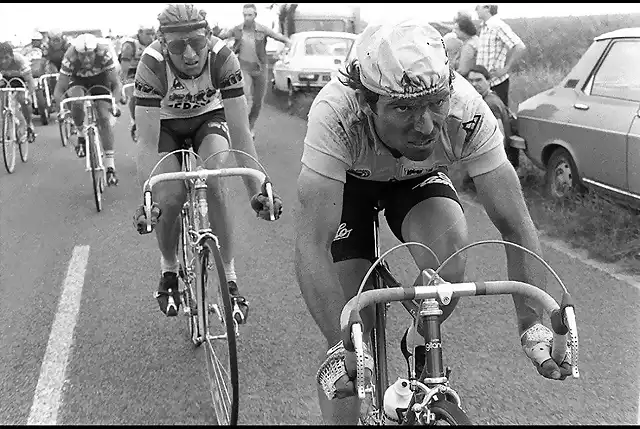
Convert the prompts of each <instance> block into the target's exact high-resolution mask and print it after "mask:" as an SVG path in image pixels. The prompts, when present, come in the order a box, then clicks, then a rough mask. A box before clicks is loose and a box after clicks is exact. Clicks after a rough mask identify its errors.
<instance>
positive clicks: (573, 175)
mask: <svg viewBox="0 0 640 429" xmlns="http://www.w3.org/2000/svg"><path fill="white" fill-rule="evenodd" d="M546 188H547V194H548V195H549V196H551V197H552V198H566V197H568V196H569V195H571V194H573V193H575V192H581V191H582V185H581V183H580V177H579V175H578V169H577V167H576V164H575V162H574V161H573V158H572V157H571V155H570V154H569V152H568V151H567V150H566V149H564V148H558V149H556V150H555V151H554V152H553V153H552V154H551V158H549V162H548V163H547V173H546Z"/></svg>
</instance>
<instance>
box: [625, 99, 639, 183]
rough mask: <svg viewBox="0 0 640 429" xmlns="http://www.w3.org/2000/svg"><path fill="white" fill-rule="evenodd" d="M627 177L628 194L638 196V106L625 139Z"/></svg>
mask: <svg viewBox="0 0 640 429" xmlns="http://www.w3.org/2000/svg"><path fill="white" fill-rule="evenodd" d="M627 159H628V161H629V162H628V165H627V176H628V177H629V192H632V193H634V194H636V195H638V196H640V105H638V110H637V111H636V116H635V118H633V123H632V124H631V129H630V130H629V136H628V139H627Z"/></svg>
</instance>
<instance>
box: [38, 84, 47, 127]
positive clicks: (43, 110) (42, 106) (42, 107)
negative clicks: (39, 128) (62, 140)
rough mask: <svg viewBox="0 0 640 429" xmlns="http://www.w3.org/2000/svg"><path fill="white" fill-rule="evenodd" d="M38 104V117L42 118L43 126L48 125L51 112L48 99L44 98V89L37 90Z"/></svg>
mask: <svg viewBox="0 0 640 429" xmlns="http://www.w3.org/2000/svg"><path fill="white" fill-rule="evenodd" d="M36 104H37V106H38V115H39V116H40V121H41V122H42V125H48V124H49V116H50V112H49V108H48V107H47V99H46V97H45V96H44V90H43V89H37V90H36Z"/></svg>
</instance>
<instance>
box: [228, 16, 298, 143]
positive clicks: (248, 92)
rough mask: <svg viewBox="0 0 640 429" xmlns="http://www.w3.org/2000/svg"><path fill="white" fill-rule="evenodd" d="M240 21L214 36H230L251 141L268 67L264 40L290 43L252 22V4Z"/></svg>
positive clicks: (267, 75)
mask: <svg viewBox="0 0 640 429" xmlns="http://www.w3.org/2000/svg"><path fill="white" fill-rule="evenodd" d="M242 14H243V16H244V22H243V23H242V24H239V25H237V26H235V27H233V28H232V29H230V30H228V31H226V32H221V33H220V35H219V36H218V37H220V38H221V39H226V38H229V37H233V39H234V44H233V52H234V53H235V54H236V55H237V56H238V60H239V61H240V68H241V70H242V76H243V80H244V93H245V96H246V97H247V104H248V105H249V108H250V109H251V110H250V111H249V127H250V129H251V137H253V138H255V131H254V126H255V124H256V121H257V120H258V115H259V114H260V109H261V108H262V101H263V100H264V96H265V94H266V92H267V82H268V78H269V66H268V59H267V37H271V38H272V39H275V40H278V41H280V42H282V43H285V44H286V45H287V46H288V45H289V44H290V41H289V38H288V37H286V36H283V35H282V34H279V33H277V32H275V31H273V30H272V29H270V28H269V27H266V26H264V25H262V24H259V23H257V22H256V16H258V10H257V8H256V5H255V4H253V3H248V4H245V5H244V6H243V8H242Z"/></svg>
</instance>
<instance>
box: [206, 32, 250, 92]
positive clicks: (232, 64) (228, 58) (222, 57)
mask: <svg viewBox="0 0 640 429" xmlns="http://www.w3.org/2000/svg"><path fill="white" fill-rule="evenodd" d="M212 43H213V48H212V51H213V52H214V53H215V59H214V61H213V72H212V74H213V81H214V85H215V86H216V87H217V88H219V89H220V94H221V95H222V99H223V100H225V99H227V98H236V97H241V96H243V95H244V82H243V80H242V79H243V77H242V71H241V70H240V62H239V61H238V57H236V54H234V53H233V51H231V49H229V47H228V46H227V44H226V43H225V42H224V41H223V40H221V39H218V38H217V37H215V38H212Z"/></svg>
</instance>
